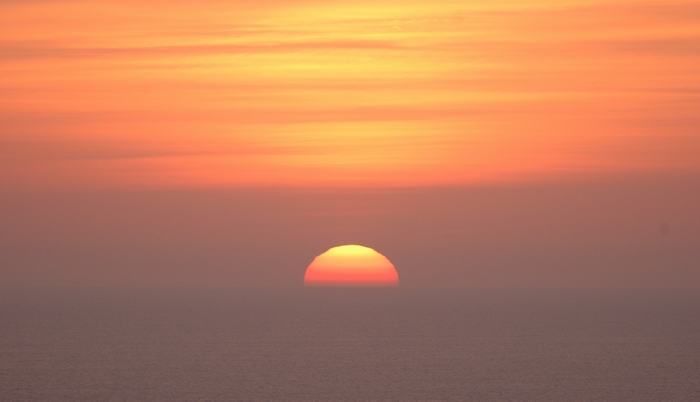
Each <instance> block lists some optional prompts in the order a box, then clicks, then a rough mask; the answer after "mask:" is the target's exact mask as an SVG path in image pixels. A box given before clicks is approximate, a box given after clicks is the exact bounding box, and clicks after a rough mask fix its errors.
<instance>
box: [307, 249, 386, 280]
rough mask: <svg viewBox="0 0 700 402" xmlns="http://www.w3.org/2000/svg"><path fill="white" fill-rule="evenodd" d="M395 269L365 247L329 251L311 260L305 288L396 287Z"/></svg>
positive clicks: (380, 256) (384, 258)
mask: <svg viewBox="0 0 700 402" xmlns="http://www.w3.org/2000/svg"><path fill="white" fill-rule="evenodd" d="M398 284H399V275H398V273H396V268H394V265H393V264H392V263H391V262H390V261H389V259H387V258H386V257H385V256H383V255H381V254H379V253H378V252H376V251H375V250H373V249H371V248H369V247H363V246H357V245H346V246H338V247H333V248H331V249H329V250H328V251H326V252H325V253H323V254H321V255H319V256H318V257H316V258H314V260H313V262H311V264H310V265H309V267H308V268H307V269H306V274H305V275H304V285H306V286H398Z"/></svg>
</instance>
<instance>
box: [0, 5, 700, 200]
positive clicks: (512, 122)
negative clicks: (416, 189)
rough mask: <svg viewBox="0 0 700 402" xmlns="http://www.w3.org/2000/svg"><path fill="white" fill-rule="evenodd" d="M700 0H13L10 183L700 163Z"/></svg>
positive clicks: (6, 183) (8, 87) (5, 105)
mask: <svg viewBox="0 0 700 402" xmlns="http://www.w3.org/2000/svg"><path fill="white" fill-rule="evenodd" d="M699 65H700V2H699V1H686V2H676V1H646V2H642V1H634V2H630V1H627V2H622V1H546V0H540V1H530V2H527V3H526V2H521V1H506V0H496V1H488V2H485V1H484V2H464V1H451V2H450V1H448V2H435V1H431V2H428V1H383V0H374V1H371V2H370V1H366V2H361V1H359V2H358V1H347V2H332V4H331V3H329V2H321V1H311V0H309V1H305V0H301V1H281V0H270V1H262V2H260V1H243V2H240V1H237V2H224V1H221V2H219V1H205V2H186V1H175V2H166V1H150V0H145V1H138V2H137V1H133V2H132V1H120V2H103V1H100V2H95V1H29V2H17V1H10V2H2V3H0V125H1V127H2V130H1V131H0V185H1V186H3V187H4V188H30V189H37V188H39V189H42V188H44V189H46V188H124V187H126V188H132V187H138V188H144V187H145V188H153V187H158V188H161V187H166V188H173V187H174V188H190V187H221V186H223V187H236V186H352V187H355V186H368V185H369V186H377V185H379V186H387V185H388V186H416V185H460V184H473V183H496V182H521V181H540V180H550V179H557V180H562V179H564V180H566V178H568V177H582V176H584V177H587V176H593V177H600V176H610V175H613V176H617V175H630V174H631V175H640V174H641V175H645V174H658V173H682V174H697V173H700V133H699V132H698V127H699V126H700V115H699V114H698V110H700V98H699V97H698V94H699V93H700V92H699V91H700V69H698V66H699Z"/></svg>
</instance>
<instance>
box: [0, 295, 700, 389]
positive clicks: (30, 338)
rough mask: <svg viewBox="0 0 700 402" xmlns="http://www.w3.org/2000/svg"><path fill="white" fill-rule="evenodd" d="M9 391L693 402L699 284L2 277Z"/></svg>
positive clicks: (1, 337)
mask: <svg viewBox="0 0 700 402" xmlns="http://www.w3.org/2000/svg"><path fill="white" fill-rule="evenodd" d="M0 400H2V401H248V400H250V401H694V400H700V292H697V291H631V290H605V291H602V290H596V291H582V290H556V291H552V290H548V291H547V290H468V289H404V288H375V289H362V288H356V289H352V288H323V289H322V288H300V289H233V290H204V289H202V290H175V289H122V290H115V289H89V290H86V289H31V290H30V289H24V290H18V289H4V290H2V291H1V292H0Z"/></svg>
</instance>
